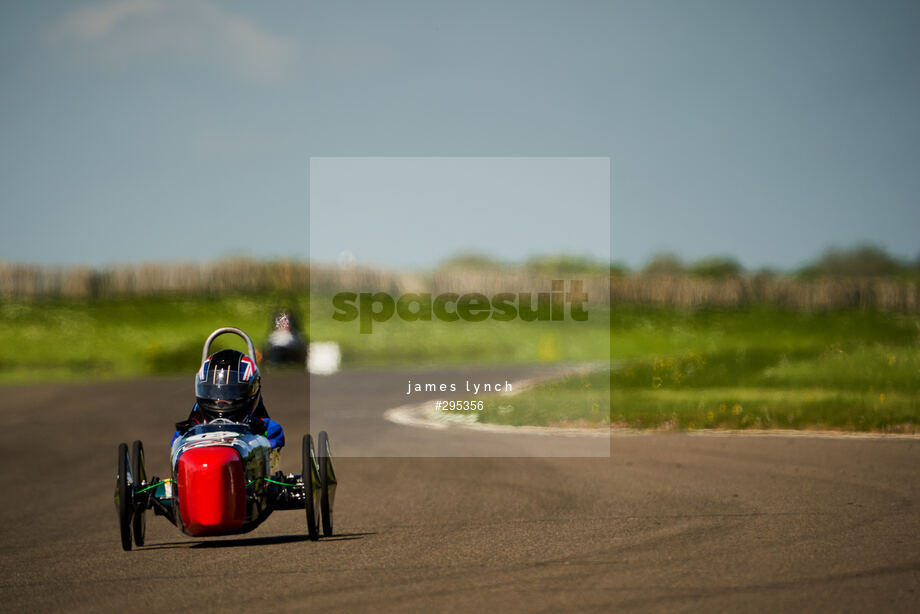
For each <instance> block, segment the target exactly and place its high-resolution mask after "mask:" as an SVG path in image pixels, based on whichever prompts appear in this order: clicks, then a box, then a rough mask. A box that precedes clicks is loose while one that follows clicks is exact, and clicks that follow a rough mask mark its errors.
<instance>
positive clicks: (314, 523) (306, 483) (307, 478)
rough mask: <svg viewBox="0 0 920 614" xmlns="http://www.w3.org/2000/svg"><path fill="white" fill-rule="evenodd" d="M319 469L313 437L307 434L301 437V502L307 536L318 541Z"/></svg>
mask: <svg viewBox="0 0 920 614" xmlns="http://www.w3.org/2000/svg"><path fill="white" fill-rule="evenodd" d="M319 498H320V483H319V468H318V467H317V464H316V451H315V450H314V449H313V437H311V436H310V434H309V433H307V434H306V435H304V436H303V502H304V509H305V510H306V514H307V536H308V537H309V538H310V539H312V540H313V541H316V540H317V539H319Z"/></svg>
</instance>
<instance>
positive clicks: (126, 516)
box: [115, 443, 134, 550]
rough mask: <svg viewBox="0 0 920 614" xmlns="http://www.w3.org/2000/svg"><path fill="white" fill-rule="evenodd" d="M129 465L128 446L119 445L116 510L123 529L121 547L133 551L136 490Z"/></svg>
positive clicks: (120, 526) (119, 524) (124, 444)
mask: <svg viewBox="0 0 920 614" xmlns="http://www.w3.org/2000/svg"><path fill="white" fill-rule="evenodd" d="M129 467H130V465H129V464H128V444H126V443H122V444H119V445H118V475H116V476H115V509H116V510H117V511H118V526H119V528H120V529H121V547H122V549H123V550H130V549H131V514H132V512H133V511H134V488H133V480H131V475H130V471H131V470H130V469H129Z"/></svg>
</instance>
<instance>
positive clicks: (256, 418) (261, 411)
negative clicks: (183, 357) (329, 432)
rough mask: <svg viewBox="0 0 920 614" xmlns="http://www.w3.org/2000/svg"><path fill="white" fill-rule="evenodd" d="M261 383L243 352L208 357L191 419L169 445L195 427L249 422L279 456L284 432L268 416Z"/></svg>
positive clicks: (197, 385) (178, 428)
mask: <svg viewBox="0 0 920 614" xmlns="http://www.w3.org/2000/svg"><path fill="white" fill-rule="evenodd" d="M261 384H262V376H261V375H259V369H258V367H256V364H255V362H253V360H252V359H250V358H249V357H248V356H246V355H245V354H243V353H242V352H239V351H237V350H220V351H219V352H216V353H215V354H212V355H211V356H208V358H207V359H205V361H204V362H203V363H202V364H201V369H199V371H198V374H197V375H196V376H195V397H196V399H197V402H196V403H195V406H194V407H193V408H192V411H191V413H190V414H189V416H188V419H187V420H185V421H184V422H180V423H178V424H176V432H175V433H174V434H173V437H172V441H171V442H170V444H172V443H173V442H175V441H176V439H177V438H178V437H180V436H181V435H183V434H184V433H185V432H186V431H188V430H189V429H190V428H192V427H193V426H195V425H196V424H206V423H208V422H210V421H211V420H214V419H216V418H224V419H227V420H232V421H233V422H243V423H246V424H248V425H249V427H250V428H251V429H252V432H254V433H256V434H259V435H264V436H265V437H267V438H268V441H269V442H271V446H272V453H273V455H276V454H277V453H278V452H279V448H281V447H282V446H284V429H282V428H281V425H280V424H278V423H277V422H275V421H274V420H272V419H271V418H269V417H268V412H267V411H266V410H265V405H264V404H263V403H262V386H261Z"/></svg>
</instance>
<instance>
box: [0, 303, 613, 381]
mask: <svg viewBox="0 0 920 614" xmlns="http://www.w3.org/2000/svg"><path fill="white" fill-rule="evenodd" d="M313 301H314V311H313V314H314V317H313V321H312V322H311V325H312V331H309V332H311V336H312V338H314V339H317V340H324V341H330V340H331V341H337V342H338V343H339V344H340V345H341V348H342V353H343V361H344V363H345V364H346V366H351V367H376V366H399V365H405V364H415V365H418V364H419V363H424V364H426V365H443V364H471V363H478V364H483V363H491V364H522V363H545V362H557V361H562V362H572V361H584V360H604V359H605V358H606V356H607V353H608V347H609V345H608V343H609V342H608V337H607V319H608V315H607V313H606V312H598V313H593V314H592V318H591V320H589V321H588V322H586V323H577V324H576V323H572V322H564V323H561V324H560V323H553V322H534V323H526V322H521V321H514V322H494V321H487V322H477V323H465V322H460V323H456V322H455V323H450V322H441V321H439V320H435V321H432V322H416V323H411V324H409V323H405V322H403V321H401V320H399V319H398V318H393V319H392V320H390V321H388V322H384V323H377V324H376V325H375V327H374V332H373V334H370V335H361V334H360V333H359V332H358V323H357V322H348V323H339V322H336V321H334V320H332V318H331V313H332V307H331V299H330V297H326V296H319V297H317V296H314V297H313ZM296 302H297V301H295V300H291V298H290V297H280V296H273V295H269V294H264V295H240V296H231V297H221V298H207V297H150V298H131V299H128V298H124V299H104V300H96V301H89V300H85V301H75V300H69V301H65V300H50V299H49V300H42V301H6V302H0V340H2V353H0V384H2V383H6V384H10V383H28V382H40V381H51V380H70V379H109V378H124V377H138V376H145V375H152V374H172V373H189V374H191V373H194V372H195V371H196V370H197V369H198V366H199V361H200V359H201V345H202V343H203V342H204V339H205V337H206V336H207V335H208V333H210V332H211V331H212V330H214V329H216V328H218V327H220V326H227V325H232V326H238V327H240V328H242V329H243V330H245V331H247V332H248V333H249V334H250V335H251V336H252V338H253V341H254V342H255V344H256V346H257V347H260V346H261V345H262V343H263V341H264V339H265V337H266V335H267V334H268V332H269V319H270V317H271V315H272V313H273V311H274V310H275V309H277V308H278V306H279V305H281V304H287V305H290V304H292V303H296ZM301 311H302V310H301ZM327 312H328V315H329V316H330V317H323V315H324V314H326V313H327ZM304 315H305V314H304ZM221 339H222V340H229V342H230V343H231V344H232V346H233V347H237V348H239V349H242V343H240V342H239V341H238V340H236V339H235V338H234V337H232V336H227V337H222V338H221ZM216 347H220V346H219V345H218V346H216Z"/></svg>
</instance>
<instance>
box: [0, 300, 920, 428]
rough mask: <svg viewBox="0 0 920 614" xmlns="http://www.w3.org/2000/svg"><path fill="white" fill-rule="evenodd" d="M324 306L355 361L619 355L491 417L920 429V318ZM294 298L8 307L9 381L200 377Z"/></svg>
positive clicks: (323, 327)
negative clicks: (208, 355) (209, 353)
mask: <svg viewBox="0 0 920 614" xmlns="http://www.w3.org/2000/svg"><path fill="white" fill-rule="evenodd" d="M313 301H314V310H313V321H312V336H313V338H314V339H318V340H334V341H337V342H338V343H339V344H340V345H341V347H342V350H343V357H344V360H345V363H346V365H347V366H352V367H377V366H388V367H392V366H399V365H406V364H414V365H418V364H425V365H432V366H433V365H443V364H480V365H481V364H496V365H497V364H531V363H559V362H583V361H599V360H604V359H606V358H607V357H608V355H611V356H612V359H613V364H614V365H615V368H614V369H613V370H612V372H609V373H608V372H604V373H595V374H592V375H580V376H577V377H572V378H569V379H567V380H564V381H561V382H552V383H546V384H544V385H542V386H540V387H537V388H536V389H533V390H530V391H527V392H523V393H521V394H518V395H513V396H500V397H491V398H490V397H486V402H487V405H486V410H484V411H483V412H477V415H478V417H479V419H480V420H481V421H483V422H499V423H505V424H553V425H587V424H603V423H606V422H607V421H608V420H609V421H610V422H612V423H614V424H618V425H625V426H633V427H640V428H658V427H665V428H675V429H694V428H751V427H763V428H770V427H782V428H814V427H831V428H843V429H855V430H879V431H917V430H920V429H918V425H920V349H918V348H920V343H918V340H920V316H917V315H897V314H886V313H880V312H856V311H839V312H828V313H822V314H809V313H798V312H789V311H782V310H779V309H774V308H769V307H760V308H754V309H747V310H737V311H719V310H699V311H677V310H672V309H664V308H645V307H643V308H639V307H628V308H627V307H617V308H615V309H614V312H613V316H612V320H611V321H612V334H609V335H608V328H607V325H608V319H607V317H608V314H607V313H605V312H602V311H600V310H595V311H592V318H591V319H590V320H589V321H588V322H586V323H572V322H565V323H552V322H550V323H540V322H534V323H525V322H521V321H513V322H506V323H496V322H491V321H487V322H482V323H448V322H440V321H437V320H436V321H432V322H416V323H405V322H402V321H401V320H399V319H397V318H394V319H392V320H390V321H388V322H385V323H378V324H375V327H374V333H373V334H371V335H361V334H359V333H358V324H357V322H348V323H339V322H335V321H334V320H332V318H331V317H326V315H329V316H331V301H330V299H329V297H324V296H315V297H313ZM292 302H294V303H296V301H292V300H291V297H281V296H274V295H268V294H265V295H242V296H231V297H221V298H205V297H194V298H183V297H156V298H143V299H105V300H98V301H63V300H43V301H28V302H25V301H7V302H2V303H0V340H2V350H0V383H5V384H10V383H26V382H44V381H52V380H68V379H79V380H86V379H105V378H123V377H138V376H147V375H152V374H166V373H180V374H181V373H185V374H191V373H193V372H194V371H195V370H196V369H197V368H198V361H199V359H200V352H201V344H202V342H203V341H204V338H205V336H206V335H207V334H208V333H209V332H210V331H212V330H213V329H215V328H217V327H218V326H222V325H235V326H239V327H241V328H243V329H244V330H246V331H248V332H250V333H251V334H252V336H253V339H254V341H255V342H256V345H257V346H259V345H261V344H262V342H263V340H264V338H265V335H266V334H267V333H268V327H269V317H270V315H271V313H272V312H273V310H274V309H275V308H276V307H277V306H278V305H279V304H282V303H284V304H291V303H292ZM327 312H328V314H327ZM225 339H227V338H225ZM229 339H232V337H230V338H229ZM236 347H239V346H236ZM608 351H609V352H610V354H608ZM611 386H612V387H611ZM611 390H612V393H611V392H610V391H611ZM608 407H609V408H610V410H609V412H608V411H605V410H606V409H607V408H608Z"/></svg>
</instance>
